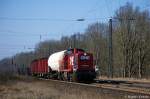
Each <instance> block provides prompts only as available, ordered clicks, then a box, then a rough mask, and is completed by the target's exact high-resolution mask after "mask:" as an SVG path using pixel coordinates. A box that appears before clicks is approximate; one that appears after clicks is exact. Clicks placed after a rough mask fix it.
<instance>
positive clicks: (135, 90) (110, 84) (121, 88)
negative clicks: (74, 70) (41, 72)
mask: <svg viewBox="0 0 150 99" xmlns="http://www.w3.org/2000/svg"><path fill="white" fill-rule="evenodd" d="M42 80H46V81H54V82H59V83H63V84H66V85H68V84H69V85H73V86H84V87H88V88H95V89H102V90H103V89H105V90H111V91H110V92H113V91H114V92H115V91H117V92H121V94H123V93H125V94H126V95H129V94H131V95H144V96H147V97H148V98H150V88H149V87H150V86H149V85H148V86H146V85H144V84H143V86H142V85H140V86H138V84H136V85H135V83H131V82H123V81H111V80H105V81H97V80H95V81H94V82H92V83H89V84H86V83H76V82H68V81H60V80H52V79H42Z"/></svg>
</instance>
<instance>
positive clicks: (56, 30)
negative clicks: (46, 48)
mask: <svg viewBox="0 0 150 99" xmlns="http://www.w3.org/2000/svg"><path fill="white" fill-rule="evenodd" d="M126 2H131V3H132V4H133V6H139V7H140V8H141V10H144V9H150V0H0V59H2V58H4V57H9V56H12V55H15V54H16V53H19V52H25V51H29V50H28V48H34V46H35V44H37V43H38V42H39V41H40V35H41V36H42V38H41V41H44V40H48V39H60V38H61V36H66V35H72V34H73V33H76V32H84V30H85V29H86V27H87V26H88V24H91V23H94V22H97V21H99V22H107V21H108V18H109V17H111V16H113V15H114V13H115V11H116V10H117V9H118V8H119V7H120V6H122V5H125V3H126ZM80 18H85V19H87V20H86V21H83V22H79V21H75V20H76V19H80Z"/></svg>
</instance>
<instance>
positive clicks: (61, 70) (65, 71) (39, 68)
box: [31, 48, 96, 81]
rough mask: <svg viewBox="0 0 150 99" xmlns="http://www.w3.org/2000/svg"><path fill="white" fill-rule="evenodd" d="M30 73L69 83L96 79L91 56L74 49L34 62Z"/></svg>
mask: <svg viewBox="0 0 150 99" xmlns="http://www.w3.org/2000/svg"><path fill="white" fill-rule="evenodd" d="M31 72H32V74H33V75H38V76H42V77H47V78H56V79H61V80H69V81H85V80H86V81H87V80H89V81H91V80H93V79H94V78H95V77H96V73H95V67H94V64H93V55H92V54H91V53H87V52H85V51H84V50H82V49H76V48H75V49H68V50H64V51H60V52H56V53H54V54H52V55H50V57H49V58H42V59H37V60H34V61H33V62H32V63H31Z"/></svg>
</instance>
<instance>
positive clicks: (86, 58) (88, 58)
mask: <svg viewBox="0 0 150 99" xmlns="http://www.w3.org/2000/svg"><path fill="white" fill-rule="evenodd" d="M80 60H81V61H85V60H90V56H85V55H83V56H81V57H80Z"/></svg>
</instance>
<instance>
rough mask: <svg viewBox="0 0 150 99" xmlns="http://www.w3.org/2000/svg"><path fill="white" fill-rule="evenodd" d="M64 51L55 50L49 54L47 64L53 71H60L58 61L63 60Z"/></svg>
mask: <svg viewBox="0 0 150 99" xmlns="http://www.w3.org/2000/svg"><path fill="white" fill-rule="evenodd" d="M65 52H66V50H64V51H60V52H56V53H54V54H52V55H50V57H49V58H48V66H49V67H50V68H51V69H52V70H53V71H60V70H59V69H60V66H61V64H60V61H62V60H63V58H64V56H65Z"/></svg>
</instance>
